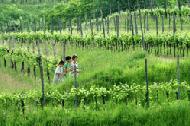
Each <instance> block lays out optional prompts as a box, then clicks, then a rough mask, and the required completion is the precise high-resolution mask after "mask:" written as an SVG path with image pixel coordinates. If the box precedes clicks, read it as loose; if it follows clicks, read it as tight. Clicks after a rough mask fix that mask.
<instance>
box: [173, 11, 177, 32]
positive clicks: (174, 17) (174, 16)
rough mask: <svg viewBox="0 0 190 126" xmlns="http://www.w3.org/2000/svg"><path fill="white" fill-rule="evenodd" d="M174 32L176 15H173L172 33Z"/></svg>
mask: <svg viewBox="0 0 190 126" xmlns="http://www.w3.org/2000/svg"><path fill="white" fill-rule="evenodd" d="M175 33H176V15H175V14H174V15H173V35H175Z"/></svg>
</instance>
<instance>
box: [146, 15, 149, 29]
mask: <svg viewBox="0 0 190 126" xmlns="http://www.w3.org/2000/svg"><path fill="white" fill-rule="evenodd" d="M146 31H149V19H148V13H146Z"/></svg>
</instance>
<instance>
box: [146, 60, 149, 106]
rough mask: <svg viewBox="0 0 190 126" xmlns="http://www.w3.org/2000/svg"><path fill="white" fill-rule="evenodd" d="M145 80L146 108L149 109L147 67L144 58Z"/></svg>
mask: <svg viewBox="0 0 190 126" xmlns="http://www.w3.org/2000/svg"><path fill="white" fill-rule="evenodd" d="M145 80H146V95H145V100H146V107H149V85H148V65H147V59H146V58H145Z"/></svg>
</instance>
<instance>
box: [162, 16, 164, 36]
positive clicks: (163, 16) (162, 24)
mask: <svg viewBox="0 0 190 126" xmlns="http://www.w3.org/2000/svg"><path fill="white" fill-rule="evenodd" d="M162 33H164V15H162Z"/></svg>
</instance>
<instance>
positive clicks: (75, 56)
mask: <svg viewBox="0 0 190 126" xmlns="http://www.w3.org/2000/svg"><path fill="white" fill-rule="evenodd" d="M77 58H78V57H77V55H76V54H74V55H73V56H72V60H73V61H74V62H76V61H77Z"/></svg>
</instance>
